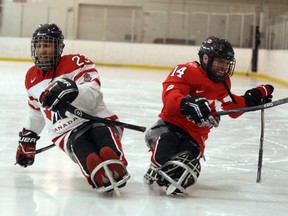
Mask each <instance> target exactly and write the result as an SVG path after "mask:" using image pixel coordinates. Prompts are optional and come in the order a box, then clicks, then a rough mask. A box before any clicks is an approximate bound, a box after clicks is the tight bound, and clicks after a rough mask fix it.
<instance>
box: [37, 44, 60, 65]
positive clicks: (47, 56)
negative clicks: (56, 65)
mask: <svg viewBox="0 0 288 216" xmlns="http://www.w3.org/2000/svg"><path fill="white" fill-rule="evenodd" d="M54 49H55V46H54V43H53V42H45V41H39V42H37V43H35V56H36V57H37V60H38V61H39V62H42V63H43V62H48V61H51V60H52V59H53V57H54V55H55V52H54Z"/></svg>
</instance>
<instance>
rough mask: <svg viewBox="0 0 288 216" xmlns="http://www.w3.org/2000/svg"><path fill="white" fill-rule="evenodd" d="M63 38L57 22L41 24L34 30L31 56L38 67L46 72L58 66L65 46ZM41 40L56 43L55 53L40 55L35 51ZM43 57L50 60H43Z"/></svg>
mask: <svg viewBox="0 0 288 216" xmlns="http://www.w3.org/2000/svg"><path fill="white" fill-rule="evenodd" d="M63 40H64V36H63V34H62V31H61V29H60V28H59V27H58V26H57V25H56V24H54V23H48V24H40V25H39V26H38V28H37V29H36V31H35V32H34V34H33V36H32V41H31V57H32V60H33V61H34V63H35V65H36V67H38V68H40V69H42V70H43V71H46V72H47V71H48V70H49V69H50V68H52V67H56V65H57V63H58V61H59V58H60V57H61V54H62V52H63V48H64V46H65V44H64V43H63ZM39 42H45V43H54V54H53V55H51V54H50V55H47V54H45V53H44V54H40V55H39V54H37V53H35V48H36V44H37V43H39ZM41 59H42V60H41ZM43 59H48V60H45V61H43Z"/></svg>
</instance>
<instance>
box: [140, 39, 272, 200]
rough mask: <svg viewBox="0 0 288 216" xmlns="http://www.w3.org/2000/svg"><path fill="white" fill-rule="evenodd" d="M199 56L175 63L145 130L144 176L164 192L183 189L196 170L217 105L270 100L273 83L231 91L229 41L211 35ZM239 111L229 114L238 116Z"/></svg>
mask: <svg viewBox="0 0 288 216" xmlns="http://www.w3.org/2000/svg"><path fill="white" fill-rule="evenodd" d="M198 55H199V60H200V63H198V62H197V61H194V62H188V63H186V64H179V65H177V66H176V67H175V68H174V69H173V70H172V71H171V72H170V74H169V75H168V77H167V78H166V80H165V81H164V82H163V91H162V102H163V108H162V111H161V113H160V114H159V117H160V118H159V120H158V121H157V122H156V123H155V125H153V126H152V127H151V128H150V129H149V130H148V131H147V132H146V134H145V141H146V144H147V146H148V148H149V149H150V150H151V152H152V156H151V165H150V166H149V169H148V171H147V173H146V174H145V175H144V178H145V180H146V182H147V183H148V184H152V183H153V182H154V181H156V182H157V184H158V185H159V186H165V187H166V188H167V189H166V193H167V194H176V193H183V192H185V189H186V188H187V187H189V186H191V185H193V184H194V183H196V181H197V178H198V177H199V175H200V170H201V166H200V158H201V157H202V156H203V154H204V150H205V141H206V140H207V138H208V134H209V132H210V129H211V128H212V127H217V126H218V124H219V121H220V117H218V116H216V115H215V112H216V110H217V109H219V108H222V109H223V110H230V109H237V108H243V107H250V106H256V105H259V104H261V103H262V102H263V100H265V101H266V102H268V101H271V99H272V92H273V90H274V88H273V86H272V85H269V84H267V85H261V86H258V87H256V88H252V89H250V90H247V91H246V93H245V94H244V95H242V96H238V95H235V94H233V93H232V92H231V91H230V89H231V80H230V77H231V76H232V74H233V72H234V67H235V62H236V61H235V58H234V50H233V48H232V46H231V44H230V43H229V42H228V41H227V40H225V39H221V38H218V37H214V36H210V37H208V38H207V39H206V40H205V41H204V42H203V43H202V45H201V47H200V49H199V52H198ZM240 115H241V114H231V115H230V117H232V118H237V117H239V116H240Z"/></svg>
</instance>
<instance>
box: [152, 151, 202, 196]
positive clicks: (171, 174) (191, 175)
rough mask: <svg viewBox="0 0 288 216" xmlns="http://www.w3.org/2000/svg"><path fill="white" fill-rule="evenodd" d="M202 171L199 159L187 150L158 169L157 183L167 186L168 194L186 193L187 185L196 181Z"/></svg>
mask: <svg viewBox="0 0 288 216" xmlns="http://www.w3.org/2000/svg"><path fill="white" fill-rule="evenodd" d="M200 171H201V165H200V162H199V160H198V159H195V158H193V157H192V156H191V153H190V152H188V151H185V152H182V153H179V154H177V155H175V156H174V157H173V158H171V160H169V161H167V162H166V163H165V164H164V165H163V166H162V167H161V168H160V169H159V170H158V175H159V178H158V180H157V183H158V185H159V186H163V185H165V186H167V191H166V194H167V195H170V194H175V193H184V192H185V189H186V188H187V187H189V186H191V185H193V184H195V183H196V181H197V179H198V177H199V175H200Z"/></svg>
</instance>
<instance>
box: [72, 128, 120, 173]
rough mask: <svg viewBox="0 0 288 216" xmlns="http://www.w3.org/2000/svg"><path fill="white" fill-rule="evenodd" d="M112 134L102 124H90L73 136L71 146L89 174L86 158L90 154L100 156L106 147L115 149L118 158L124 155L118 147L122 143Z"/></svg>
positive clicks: (110, 130) (78, 129)
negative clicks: (100, 152)
mask: <svg viewBox="0 0 288 216" xmlns="http://www.w3.org/2000/svg"><path fill="white" fill-rule="evenodd" d="M112 134H113V131H112V129H111V128H110V127H108V126H106V125H104V124H101V123H95V124H93V123H90V124H88V125H85V126H84V127H80V128H77V129H76V131H75V132H73V133H72V134H71V136H70V137H69V145H70V147H71V149H72V151H73V153H74V154H75V155H76V157H77V160H78V161H79V162H80V164H81V166H82V167H83V169H84V170H85V171H86V173H89V171H88V169H87V165H86V158H87V156H88V155H89V154H91V153H96V154H98V155H99V151H100V149H101V148H103V147H105V146H108V147H110V148H111V149H113V150H114V151H115V152H116V154H117V155H118V156H120V155H121V154H122V152H121V149H120V148H119V146H118V145H119V144H120V141H119V139H118V137H116V136H115V135H114V136H113V135H112ZM117 142H118V144H117Z"/></svg>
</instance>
